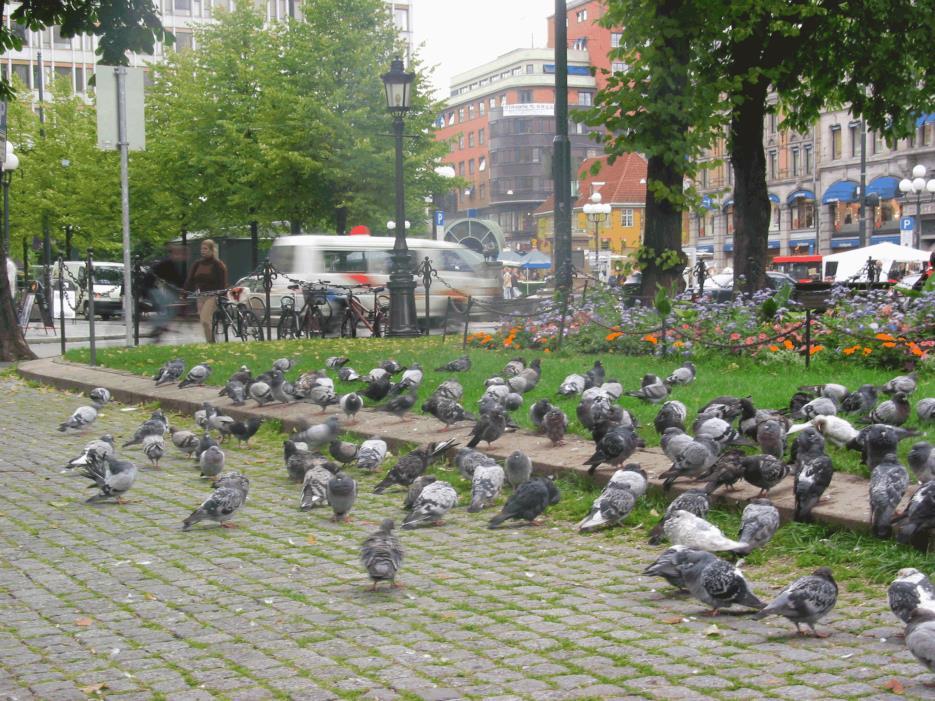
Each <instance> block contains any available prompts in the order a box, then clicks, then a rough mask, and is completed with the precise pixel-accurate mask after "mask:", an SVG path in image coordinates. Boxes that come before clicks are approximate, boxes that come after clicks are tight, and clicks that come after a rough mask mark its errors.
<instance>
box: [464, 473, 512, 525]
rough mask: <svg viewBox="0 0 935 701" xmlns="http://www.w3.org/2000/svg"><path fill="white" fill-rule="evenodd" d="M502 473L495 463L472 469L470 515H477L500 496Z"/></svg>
mask: <svg viewBox="0 0 935 701" xmlns="http://www.w3.org/2000/svg"><path fill="white" fill-rule="evenodd" d="M503 481H504V472H503V468H502V467H500V466H499V465H498V464H497V463H487V464H482V465H478V466H477V467H475V468H474V477H473V478H472V479H471V505H470V506H468V511H469V512H470V513H477V512H478V511H480V510H481V509H486V508H487V507H488V506H491V505H493V503H494V502H495V501H496V500H497V498H498V497H499V496H500V492H501V491H502V490H503Z"/></svg>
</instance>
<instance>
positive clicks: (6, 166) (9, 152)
mask: <svg viewBox="0 0 935 701" xmlns="http://www.w3.org/2000/svg"><path fill="white" fill-rule="evenodd" d="M17 168H19V157H18V156H17V155H16V154H15V153H13V144H11V143H10V142H9V141H7V142H6V156H5V157H4V159H3V172H2V174H0V182H2V183H3V252H4V255H10V183H11V182H13V171H14V170H16V169H17ZM24 265H25V263H24Z"/></svg>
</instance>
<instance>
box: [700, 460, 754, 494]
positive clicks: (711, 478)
mask: <svg viewBox="0 0 935 701" xmlns="http://www.w3.org/2000/svg"><path fill="white" fill-rule="evenodd" d="M745 457H746V455H744V454H743V453H742V452H740V451H739V450H727V451H725V452H723V453H721V455H719V456H718V459H717V460H715V461H714V464H713V465H712V466H711V467H710V468H708V469H707V470H706V471H705V472H703V473H701V474H700V475H698V477H697V478H696V480H703V479H707V480H708V483H707V484H706V485H705V487H704V490H705V492H706V493H708V494H714V492H715V491H716V490H717V489H719V488H720V487H726V488H727V489H736V485H737V482H739V481H740V480H741V479H743V472H744V470H743V459H744V458H745Z"/></svg>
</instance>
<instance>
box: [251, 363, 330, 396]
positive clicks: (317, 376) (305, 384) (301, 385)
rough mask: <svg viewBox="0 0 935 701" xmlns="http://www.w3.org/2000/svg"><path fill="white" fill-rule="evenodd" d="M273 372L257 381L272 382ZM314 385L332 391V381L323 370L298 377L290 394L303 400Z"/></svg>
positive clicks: (305, 373)
mask: <svg viewBox="0 0 935 701" xmlns="http://www.w3.org/2000/svg"><path fill="white" fill-rule="evenodd" d="M274 372H276V371H275V370H273V371H270V372H269V373H267V374H266V375H265V376H262V375H261V376H260V377H259V378H258V379H259V380H262V381H263V382H267V383H268V382H269V381H270V380H272V378H273V376H274V375H273V373H274ZM315 385H323V386H325V387H328V388H330V389H331V390H334V381H333V380H332V379H331V378H330V377H328V375H327V374H326V371H325V370H310V371H309V372H303V373H302V374H301V375H299V379H297V380H296V381H295V382H294V383H293V385H292V393H293V394H294V395H295V396H296V397H298V398H300V399H305V398H307V397H308V394H309V392H311V391H312V387H314V386H315Z"/></svg>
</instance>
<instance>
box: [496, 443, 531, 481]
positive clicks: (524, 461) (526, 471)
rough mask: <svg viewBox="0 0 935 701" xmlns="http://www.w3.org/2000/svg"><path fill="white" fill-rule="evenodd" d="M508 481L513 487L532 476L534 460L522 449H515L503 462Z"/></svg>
mask: <svg viewBox="0 0 935 701" xmlns="http://www.w3.org/2000/svg"><path fill="white" fill-rule="evenodd" d="M503 471H504V473H505V474H506V481H507V482H509V484H510V486H511V487H512V488H513V489H516V488H517V487H518V486H520V485H521V484H522V483H523V482H525V481H526V480H528V479H529V478H530V477H532V460H530V459H529V456H528V455H526V453H524V452H523V451H522V450H514V451H513V452H512V453H510V454H509V456H507V459H506V461H505V462H504V463H503Z"/></svg>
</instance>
